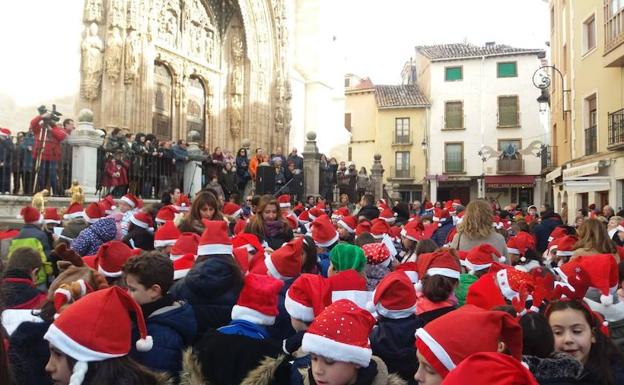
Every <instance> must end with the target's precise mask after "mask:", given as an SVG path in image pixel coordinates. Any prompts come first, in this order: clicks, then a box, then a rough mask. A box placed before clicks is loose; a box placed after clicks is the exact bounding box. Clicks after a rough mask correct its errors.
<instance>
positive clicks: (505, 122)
mask: <svg viewBox="0 0 624 385" xmlns="http://www.w3.org/2000/svg"><path fill="white" fill-rule="evenodd" d="M519 126H520V114H519V113H518V97H517V96H499V97H498V127H519Z"/></svg>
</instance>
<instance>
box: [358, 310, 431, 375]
mask: <svg viewBox="0 0 624 385" xmlns="http://www.w3.org/2000/svg"><path fill="white" fill-rule="evenodd" d="M423 326H424V322H423V321H422V320H421V319H420V318H417V317H416V316H415V315H413V316H410V317H407V318H402V319H391V318H385V317H380V318H379V319H378V320H377V326H376V327H375V328H374V329H373V331H372V332H371V334H370V337H369V339H370V344H371V349H373V355H375V356H378V357H379V358H381V359H382V360H383V362H385V363H386V365H387V366H388V373H397V374H398V375H399V376H401V378H403V379H404V380H406V381H408V382H409V381H411V383H413V382H414V374H415V373H416V370H418V361H417V360H416V359H415V357H416V348H415V347H414V343H415V342H416V337H415V336H414V334H415V333H416V329H418V328H421V327H423Z"/></svg>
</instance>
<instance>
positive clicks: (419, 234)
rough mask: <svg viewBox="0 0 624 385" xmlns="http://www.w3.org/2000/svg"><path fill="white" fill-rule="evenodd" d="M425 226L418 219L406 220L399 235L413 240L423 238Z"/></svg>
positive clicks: (416, 240) (418, 240) (417, 240)
mask: <svg viewBox="0 0 624 385" xmlns="http://www.w3.org/2000/svg"><path fill="white" fill-rule="evenodd" d="M424 231H425V226H423V224H422V223H421V222H419V221H411V222H408V223H407V224H406V225H405V226H403V229H402V230H401V236H402V237H405V238H407V239H409V240H411V241H414V242H420V241H421V240H423V239H425V237H424V236H425V233H424Z"/></svg>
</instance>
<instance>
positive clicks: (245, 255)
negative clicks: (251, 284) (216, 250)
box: [232, 247, 249, 274]
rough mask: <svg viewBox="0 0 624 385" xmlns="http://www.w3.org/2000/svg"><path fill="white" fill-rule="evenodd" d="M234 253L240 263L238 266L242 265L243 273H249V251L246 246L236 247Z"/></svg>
mask: <svg viewBox="0 0 624 385" xmlns="http://www.w3.org/2000/svg"><path fill="white" fill-rule="evenodd" d="M232 255H233V256H234V259H235V260H236V263H238V267H240V269H241V272H242V273H243V274H247V272H248V271H249V251H247V248H246V247H235V248H234V249H233V250H232Z"/></svg>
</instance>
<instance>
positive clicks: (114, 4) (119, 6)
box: [108, 0, 126, 28]
mask: <svg viewBox="0 0 624 385" xmlns="http://www.w3.org/2000/svg"><path fill="white" fill-rule="evenodd" d="M125 19H126V12H125V6H124V0H110V2H109V8H108V23H109V25H110V26H111V27H119V28H123V27H124V21H125Z"/></svg>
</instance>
